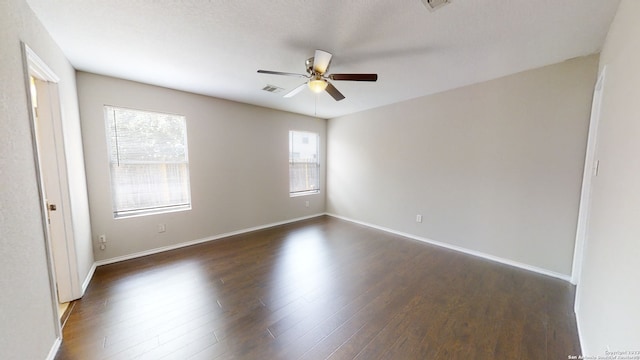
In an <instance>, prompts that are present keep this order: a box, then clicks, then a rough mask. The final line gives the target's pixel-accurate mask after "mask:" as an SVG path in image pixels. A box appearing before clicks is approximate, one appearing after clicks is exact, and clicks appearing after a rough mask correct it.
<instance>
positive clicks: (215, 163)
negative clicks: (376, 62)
mask: <svg viewBox="0 0 640 360" xmlns="http://www.w3.org/2000/svg"><path fill="white" fill-rule="evenodd" d="M77 76H78V94H79V99H80V112H81V118H82V134H83V139H84V145H85V156H86V164H87V179H88V184H89V198H90V209H91V220H92V228H93V235H94V236H93V238H94V241H95V240H96V239H97V237H98V235H99V234H106V236H107V248H106V250H104V251H101V250H96V251H95V256H96V259H111V258H115V257H119V256H127V255H131V254H135V253H139V252H143V251H147V250H152V249H156V248H160V247H164V246H173V245H176V244H180V243H183V242H188V241H195V240H199V239H204V238H209V237H212V236H216V235H220V234H225V233H229V232H233V231H239V230H243V229H248V228H252V227H257V226H262V225H266V224H271V223H276V222H282V221H287V220H291V219H295V218H299V217H304V216H310V215H313V214H319V213H323V212H324V211H325V201H324V199H325V195H324V194H325V188H326V187H325V186H324V185H325V182H324V169H325V161H324V158H325V156H324V153H325V152H324V151H325V150H324V149H325V138H326V120H322V119H315V118H310V117H306V116H302V115H295V114H291V113H286V112H282V111H276V110H269V109H266V108H261V107H256V106H251V105H245V104H240V103H235V102H231V101H226V100H221V99H215V98H211V97H206V96H201V95H195V94H189V93H185V92H180V91H175V90H170V89H166V88H160V87H156V86H151V85H145V84H140V83H135V82H130V81H125V80H121V79H115V78H110V77H104V76H99V75H95V74H89V73H83V72H80V73H78V75H77ZM105 104H108V105H114V106H122V107H128V108H134V109H141V110H151V111H158V112H167V113H175V114H180V115H184V116H186V118H187V137H188V143H189V171H190V176H191V200H192V207H193V209H192V210H190V211H183V212H175V213H168V214H160V215H149V216H142V217H135V218H124V219H123V218H121V219H117V220H116V219H114V218H113V213H112V206H111V195H110V185H109V164H108V162H107V147H106V138H105V125H104V116H103V105H105ZM290 129H293V130H307V131H314V132H317V133H319V134H320V137H321V169H322V177H323V178H322V180H321V193H320V194H316V195H309V196H303V197H294V198H290V197H289V187H288V186H289V185H288V184H289V172H288V151H289V145H288V141H289V130H290ZM305 201H309V202H310V206H309V207H308V208H307V207H305V205H304V202H305ZM158 224H166V232H165V233H158V232H157V226H158ZM96 248H97V246H96Z"/></svg>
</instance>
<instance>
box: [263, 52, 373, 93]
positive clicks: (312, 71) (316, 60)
mask: <svg viewBox="0 0 640 360" xmlns="http://www.w3.org/2000/svg"><path fill="white" fill-rule="evenodd" d="M332 56H333V55H331V53H329V52H326V51H323V50H316V53H315V56H314V57H312V58H309V59H307V61H306V62H305V65H306V67H307V74H296V73H288V72H280V71H270V70H258V73H260V74H271V75H285V76H296V77H303V78H307V79H308V80H307V81H306V82H305V83H302V84H300V85H299V86H298V87H296V88H295V89H293V90H291V91H289V92H288V93H287V94H285V95H284V97H286V98H289V97H292V96H294V95H296V94H297V93H299V92H300V91H302V90H303V89H304V88H305V87H307V86H308V87H309V89H310V90H311V91H313V92H314V93H317V94H319V93H321V92H323V91H326V92H328V93H329V95H331V97H333V98H334V99H335V100H336V101H340V100H342V99H344V95H342V93H341V92H340V91H338V89H336V87H335V86H333V84H331V83H330V82H329V81H327V80H335V81H345V80H346V81H376V80H378V74H327V71H329V65H331V57H332Z"/></svg>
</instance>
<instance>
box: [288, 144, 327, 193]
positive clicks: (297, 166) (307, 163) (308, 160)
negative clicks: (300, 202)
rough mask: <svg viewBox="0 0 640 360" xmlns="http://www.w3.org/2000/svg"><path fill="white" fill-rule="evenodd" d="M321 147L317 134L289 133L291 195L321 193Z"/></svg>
mask: <svg viewBox="0 0 640 360" xmlns="http://www.w3.org/2000/svg"><path fill="white" fill-rule="evenodd" d="M319 145H320V137H319V136H318V134H316V133H312V132H304V131H289V195H291V196H296V195H304V194H313V193H317V192H318V191H320V159H319V157H318V154H319V152H320V151H319V149H320V148H319Z"/></svg>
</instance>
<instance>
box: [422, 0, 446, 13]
mask: <svg viewBox="0 0 640 360" xmlns="http://www.w3.org/2000/svg"><path fill="white" fill-rule="evenodd" d="M421 1H422V3H423V4H424V6H426V7H427V9H429V11H436V10H437V9H439V8H441V7H443V6H445V5H447V4H449V3H451V1H452V0H421Z"/></svg>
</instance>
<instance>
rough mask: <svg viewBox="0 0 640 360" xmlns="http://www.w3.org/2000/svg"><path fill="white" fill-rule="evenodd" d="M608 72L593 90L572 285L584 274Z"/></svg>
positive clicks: (604, 70) (576, 305)
mask: <svg viewBox="0 0 640 360" xmlns="http://www.w3.org/2000/svg"><path fill="white" fill-rule="evenodd" d="M606 71H607V66H606V65H605V66H604V68H603V69H602V72H601V73H600V75H599V76H598V81H597V82H596V86H595V88H594V90H593V101H592V104H591V118H590V120H589V134H588V135H587V150H586V152H585V158H584V171H583V174H582V189H581V191H580V207H579V208H578V223H577V225H576V240H575V247H574V250H573V264H572V267H571V283H572V284H574V285H577V284H578V283H579V282H580V276H581V274H582V260H583V255H584V247H585V243H586V241H587V239H586V237H587V231H588V228H589V224H588V221H589V208H590V207H591V206H590V204H591V183H592V180H593V176H594V172H595V169H594V166H595V161H596V160H597V159H596V150H597V147H598V128H599V124H600V112H601V108H602V94H603V91H604V81H605V75H606ZM579 294H580V291H579V290H576V299H575V300H576V301H575V302H574V308H575V309H574V310H575V311H576V312H577V311H578V299H579V297H578V295H579Z"/></svg>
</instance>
